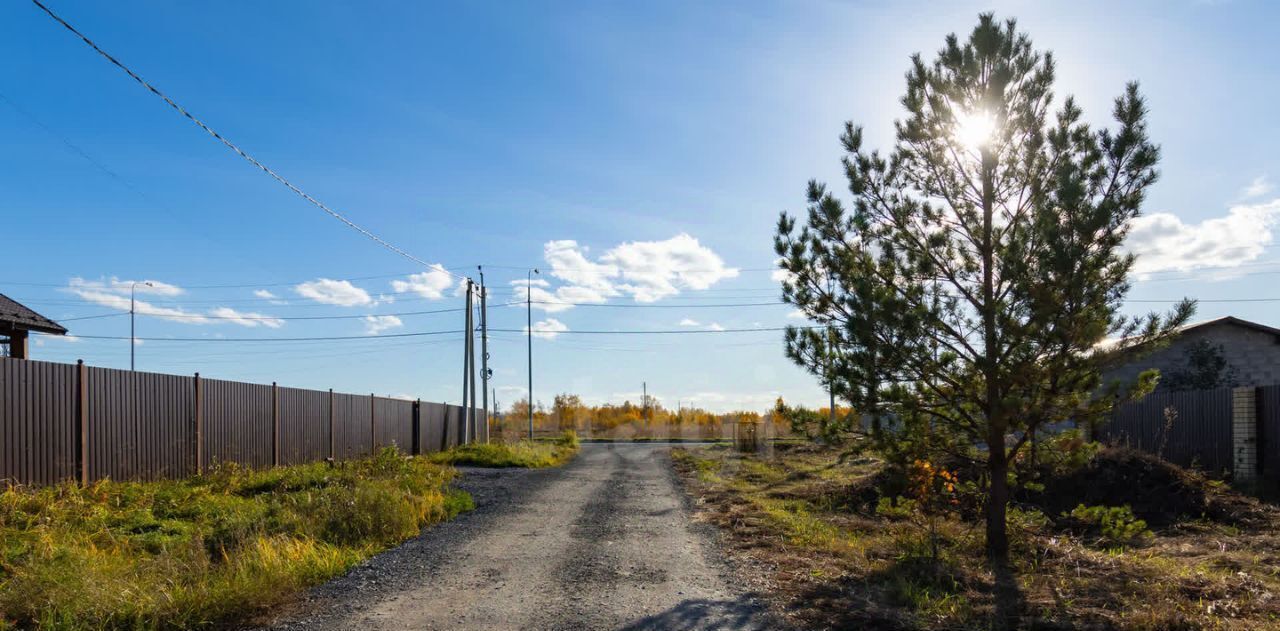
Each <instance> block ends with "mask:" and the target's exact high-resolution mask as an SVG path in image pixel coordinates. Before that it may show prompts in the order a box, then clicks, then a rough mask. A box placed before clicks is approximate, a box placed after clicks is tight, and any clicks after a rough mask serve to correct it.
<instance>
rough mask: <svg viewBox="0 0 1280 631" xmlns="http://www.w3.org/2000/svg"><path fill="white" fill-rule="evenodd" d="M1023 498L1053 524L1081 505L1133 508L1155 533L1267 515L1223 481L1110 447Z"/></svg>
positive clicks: (1153, 457) (1127, 450)
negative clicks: (1191, 523) (1190, 522)
mask: <svg viewBox="0 0 1280 631" xmlns="http://www.w3.org/2000/svg"><path fill="white" fill-rule="evenodd" d="M1018 499H1019V503H1022V504H1029V505H1031V506H1034V507H1036V508H1039V509H1040V510H1041V511H1043V512H1044V513H1045V514H1046V515H1048V516H1049V517H1050V518H1053V519H1057V518H1059V516H1060V515H1062V513H1063V512H1070V511H1071V509H1073V508H1075V507H1076V506H1078V505H1080V504H1085V505H1087V506H1093V505H1106V506H1125V505H1128V506H1129V507H1130V508H1132V509H1133V513H1134V515H1136V516H1137V517H1138V518H1140V519H1143V520H1145V521H1146V522H1147V524H1148V525H1149V526H1151V527H1152V528H1165V527H1168V526H1172V525H1174V524H1176V523H1178V522H1180V521H1184V520H1187V519H1201V518H1203V519H1209V520H1212V521H1215V522H1221V523H1227V524H1244V523H1248V522H1250V521H1252V520H1253V519H1255V518H1262V511H1264V509H1263V508H1262V507H1260V506H1259V505H1258V503H1257V502H1256V501H1254V500H1252V499H1250V498H1247V497H1244V496H1242V495H1240V494H1238V493H1235V492H1233V491H1232V490H1231V489H1230V488H1228V487H1227V486H1226V485H1225V484H1224V483H1222V482H1217V481H1214V480H1210V479H1208V478H1206V477H1205V476H1204V475H1202V474H1200V473H1197V472H1194V471H1189V470H1187V469H1183V468H1182V467H1179V466H1177V465H1175V464H1171V463H1169V462H1165V461H1163V460H1161V459H1159V458H1156V457H1155V456H1152V455H1150V454H1147V453H1143V452H1140V451H1136V450H1133V449H1128V448H1123V447H1108V448H1105V449H1103V450H1102V451H1100V452H1098V454H1097V455H1096V456H1095V457H1094V458H1093V459H1092V460H1091V461H1090V462H1089V464H1087V465H1085V466H1083V467H1081V468H1079V469H1077V470H1075V471H1073V472H1071V473H1068V474H1065V475H1059V476H1056V477H1054V478H1051V479H1047V480H1045V488H1044V491H1043V492H1041V493H1035V492H1029V491H1028V492H1025V493H1024V494H1023V496H1022V497H1019V498H1018Z"/></svg>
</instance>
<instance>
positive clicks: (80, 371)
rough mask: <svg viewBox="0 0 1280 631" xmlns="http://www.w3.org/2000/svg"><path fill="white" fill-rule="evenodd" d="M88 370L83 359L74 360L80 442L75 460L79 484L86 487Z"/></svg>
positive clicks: (87, 472) (87, 479)
mask: <svg viewBox="0 0 1280 631" xmlns="http://www.w3.org/2000/svg"><path fill="white" fill-rule="evenodd" d="M88 376H89V370H88V369H87V368H86V367H85V365H84V360H83V359H78V360H76V415H77V416H78V417H79V418H78V419H77V420H78V421H79V425H80V440H79V442H78V445H79V451H80V453H79V454H78V455H79V456H80V457H79V458H77V461H78V463H77V464H78V465H79V468H80V471H79V473H80V476H79V477H80V484H81V486H88V484H89V384H88V379H87V377H88Z"/></svg>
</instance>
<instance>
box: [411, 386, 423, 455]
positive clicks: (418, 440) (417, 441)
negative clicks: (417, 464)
mask: <svg viewBox="0 0 1280 631" xmlns="http://www.w3.org/2000/svg"><path fill="white" fill-rule="evenodd" d="M409 453H410V454H412V455H414V456H417V455H419V454H421V453H422V399H418V400H417V401H414V402H413V446H412V447H410V448H409Z"/></svg>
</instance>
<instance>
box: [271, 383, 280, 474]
mask: <svg viewBox="0 0 1280 631" xmlns="http://www.w3.org/2000/svg"><path fill="white" fill-rule="evenodd" d="M271 466H273V467H278V466H280V386H277V385H276V382H274V381H272V382H271Z"/></svg>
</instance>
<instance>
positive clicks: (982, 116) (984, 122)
mask: <svg viewBox="0 0 1280 631" xmlns="http://www.w3.org/2000/svg"><path fill="white" fill-rule="evenodd" d="M955 117H956V126H955V129H954V130H952V132H951V133H952V136H953V137H954V138H955V139H956V142H959V143H960V144H961V145H963V146H964V147H965V148H966V149H968V150H970V151H973V152H975V153H977V152H979V151H981V150H982V148H983V147H984V146H986V144H987V143H988V142H991V137H992V136H993V135H994V134H995V131H996V123H995V120H994V119H992V118H991V115H990V114H988V113H987V112H985V111H983V110H975V111H972V112H956V115H955Z"/></svg>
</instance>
